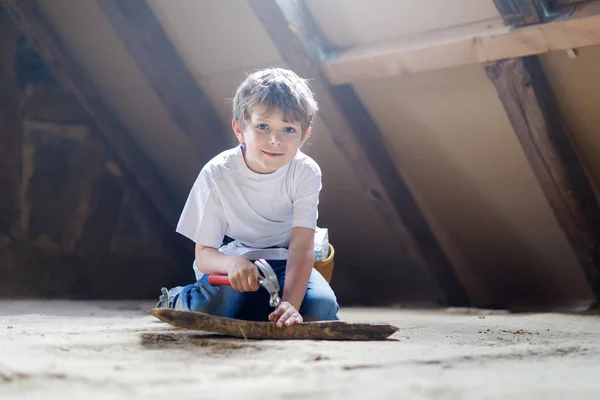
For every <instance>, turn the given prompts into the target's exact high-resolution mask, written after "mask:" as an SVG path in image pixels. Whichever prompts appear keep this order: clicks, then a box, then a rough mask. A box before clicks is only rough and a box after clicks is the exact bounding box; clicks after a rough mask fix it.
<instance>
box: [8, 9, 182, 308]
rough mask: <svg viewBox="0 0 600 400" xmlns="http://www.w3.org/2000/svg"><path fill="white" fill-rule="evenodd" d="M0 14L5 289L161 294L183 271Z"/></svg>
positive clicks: (16, 292) (76, 294)
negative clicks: (18, 43)
mask: <svg viewBox="0 0 600 400" xmlns="http://www.w3.org/2000/svg"><path fill="white" fill-rule="evenodd" d="M3 18H5V16H4V14H3V13H2V12H0V20H1V22H2V23H0V27H1V28H0V29H2V32H1V34H0V42H1V43H0V51H1V52H2V54H1V56H2V57H0V64H1V74H0V94H1V95H2V103H1V107H0V110H1V112H0V149H1V151H2V154H1V156H0V160H2V168H1V169H0V171H1V173H2V175H1V179H0V275H1V276H2V279H0V296H1V297H53V298H54V297H67V298H156V297H157V296H158V295H160V287H161V286H162V285H169V284H170V283H171V284H174V283H175V282H176V281H177V280H180V279H181V274H179V275H178V272H177V271H179V272H180V271H181V268H178V267H177V265H176V264H175V263H174V261H173V260H172V258H171V256H170V254H169V253H168V251H166V250H165V249H164V248H163V245H162V242H161V239H160V235H159V234H158V233H157V232H156V231H155V230H154V228H153V227H152V225H151V224H149V223H148V221H147V220H146V219H145V218H144V217H143V216H142V215H141V214H140V213H139V211H138V207H137V206H136V204H135V203H134V202H133V201H132V199H131V198H130V196H129V195H128V193H127V191H126V190H124V188H125V186H126V183H125V182H124V177H123V174H122V171H121V170H120V169H119V167H118V166H117V164H116V163H115V162H114V161H113V160H112V159H111V158H110V157H109V156H108V154H107V152H106V150H105V148H104V145H103V143H102V142H100V141H99V140H98V136H97V135H96V133H95V132H94V131H93V128H92V126H91V124H90V123H89V121H88V120H87V117H86V115H85V113H84V112H83V111H82V110H81V109H80V108H79V106H78V105H77V103H76V102H75V101H74V99H72V98H71V97H69V96H68V95H66V94H65V93H64V92H62V91H61V90H60V88H59V87H58V86H56V84H55V83H54V82H53V79H52V77H51V76H50V75H49V73H48V72H47V70H45V67H44V66H43V64H42V63H41V62H39V61H40V60H39V59H38V58H37V55H36V54H35V53H33V52H31V51H30V50H29V49H27V47H26V46H24V45H22V46H20V47H18V46H17V38H18V36H17V33H16V31H15V30H14V27H12V26H9V23H10V21H7V20H6V19H3ZM10 25H12V24H10ZM173 271H175V273H174V272H173ZM178 278H179V279H178Z"/></svg>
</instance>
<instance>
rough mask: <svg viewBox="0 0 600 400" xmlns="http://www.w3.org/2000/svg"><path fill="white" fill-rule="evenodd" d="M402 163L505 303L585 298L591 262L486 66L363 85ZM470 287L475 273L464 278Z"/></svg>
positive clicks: (469, 268)
mask: <svg viewBox="0 0 600 400" xmlns="http://www.w3.org/2000/svg"><path fill="white" fill-rule="evenodd" d="M355 87H356V89H357V91H358V92H359V94H360V96H361V98H362V99H363V101H364V102H365V104H366V106H367V108H368V109H369V111H370V112H371V113H372V115H373V116H374V118H375V119H376V120H377V121H378V122H379V125H380V127H381V128H382V130H383V132H384V134H385V136H386V139H387V141H388V146H389V148H390V150H391V151H392V152H393V154H394V158H395V160H396V162H397V165H398V168H399V169H400V170H401V171H404V173H405V175H407V176H408V178H409V180H410V182H412V183H413V188H414V191H416V192H418V193H421V194H422V198H423V200H424V202H425V203H426V204H427V205H428V207H430V208H431V209H432V211H433V214H434V215H436V216H437V217H438V218H439V220H440V223H441V224H442V226H443V227H444V228H445V229H446V230H447V231H448V232H449V237H450V238H451V240H452V241H453V242H454V243H455V245H456V246H457V247H458V249H459V250H460V252H461V253H462V255H463V256H464V258H465V260H466V262H467V263H468V265H464V264H461V263H456V262H455V267H456V268H457V269H458V271H459V274H460V275H464V274H465V273H466V272H471V273H474V274H475V275H476V276H477V277H478V278H479V279H480V281H481V282H482V283H483V284H484V285H485V286H486V287H487V288H488V289H489V291H490V292H491V297H492V298H493V299H494V302H497V303H499V304H513V305H516V304H521V305H522V304H528V305H532V304H536V303H538V305H541V304H553V303H554V304H571V305H577V304H580V303H581V304H585V303H586V302H587V300H588V299H590V298H591V293H590V292H589V289H588V288H587V284H586V282H585V279H584V276H583V273H582V271H581V270H580V268H579V266H578V262H577V260H576V258H575V255H574V254H573V252H572V250H571V248H570V246H569V244H568V242H567V240H566V238H565V236H564V234H563V232H562V230H561V229H560V227H559V226H558V224H557V222H556V220H555V218H554V216H553V214H552V211H551V209H550V206H549V205H548V202H547V201H546V199H545V197H544V194H543V192H542V190H541V188H540V187H539V184H538V182H537V180H536V178H535V176H534V174H533V172H532V170H531V168H530V167H529V165H528V162H527V160H526V158H525V155H524V153H523V151H522V149H521V147H520V145H519V143H518V140H517V138H516V135H515V134H514V131H513V130H512V128H511V126H510V123H509V121H508V119H507V117H506V115H505V113H504V110H503V108H502V105H501V104H500V102H499V100H498V99H497V96H496V93H495V90H494V88H493V86H492V85H491V84H490V83H489V82H488V81H487V78H486V77H485V74H484V71H483V69H482V68H480V67H479V66H470V67H464V68H456V69H451V70H444V71H437V72H436V73H426V74H420V75H416V76H411V77H409V78H392V79H381V80H376V81H371V82H368V83H361V84H356V85H355ZM464 283H465V285H467V288H469V287H473V284H472V282H470V281H464Z"/></svg>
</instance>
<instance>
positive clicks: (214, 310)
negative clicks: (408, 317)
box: [159, 68, 339, 327]
mask: <svg viewBox="0 0 600 400" xmlns="http://www.w3.org/2000/svg"><path fill="white" fill-rule="evenodd" d="M316 112H317V102H316V101H315V99H314V97H313V94H312V92H311V90H310V88H309V87H308V84H307V82H306V81H305V80H304V79H302V78H300V77H299V76H298V75H296V74H295V73H294V72H292V71H289V70H285V69H280V68H269V69H265V70H261V71H258V72H255V73H253V74H251V75H249V76H248V77H247V78H246V79H245V80H244V81H243V82H242V83H241V85H240V86H239V88H238V89H237V91H236V94H235V97H234V100H233V120H232V127H233V131H234V133H235V136H236V137H237V139H238V141H239V143H240V145H239V146H237V147H235V148H233V149H230V150H227V151H224V152H222V153H221V154H219V155H217V156H216V157H215V158H213V159H212V160H210V161H209V162H208V163H207V164H206V165H205V166H204V168H202V170H201V171H200V174H199V175H198V177H197V179H196V181H195V183H194V185H193V187H192V189H191V191H190V194H189V197H188V199H187V202H186V204H185V206H184V208H183V212H182V214H181V218H180V220H179V223H178V226H177V232H179V233H180V234H182V235H184V236H186V237H187V238H189V239H190V240H192V241H194V242H195V243H196V250H195V256H196V259H195V263H194V264H195V265H194V270H195V272H196V279H197V282H196V283H194V284H191V285H187V286H185V287H177V288H174V289H171V290H170V291H169V295H168V299H165V298H164V297H161V301H160V302H159V306H165V305H167V306H171V307H173V308H175V309H179V310H187V311H200V312H204V313H208V314H212V315H218V316H223V317H230V318H239V319H247V320H255V321H260V320H264V321H266V320H267V319H268V320H269V321H271V322H272V323H274V324H276V325H277V326H278V327H283V326H289V325H291V324H294V323H297V322H302V321H309V320H313V321H314V320H337V319H338V317H337V312H338V309H339V307H338V304H337V300H336V297H335V294H334V292H333V290H332V289H331V287H330V286H329V284H328V283H327V281H326V280H325V279H324V278H323V276H322V275H321V274H319V272H317V271H316V270H315V269H313V263H314V233H315V228H316V224H317V216H318V210H317V206H318V203H319V193H320V191H321V170H320V168H319V166H318V165H317V163H316V162H315V161H314V160H313V159H311V158H310V157H308V156H307V155H305V154H303V153H302V152H301V151H300V148H301V147H302V145H303V144H304V143H305V142H306V139H307V138H308V137H309V135H310V133H311V124H312V121H313V117H314V115H315V114H316ZM257 259H265V260H267V262H268V263H269V264H270V265H271V267H273V269H274V271H275V273H276V275H277V277H278V278H279V286H280V288H281V290H280V296H281V298H282V302H281V305H280V306H279V307H277V308H276V309H275V310H273V308H271V307H270V306H269V295H268V293H267V291H266V290H264V289H260V290H259V286H258V278H259V273H258V269H257V267H256V266H255V265H254V264H253V261H255V260H257ZM206 274H224V275H228V276H229V280H230V281H231V287H230V286H213V285H211V284H210V283H208V279H207V276H206Z"/></svg>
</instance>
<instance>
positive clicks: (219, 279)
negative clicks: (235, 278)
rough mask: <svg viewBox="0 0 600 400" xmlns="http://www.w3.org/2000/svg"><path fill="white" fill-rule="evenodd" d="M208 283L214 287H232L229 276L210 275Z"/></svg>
mask: <svg viewBox="0 0 600 400" xmlns="http://www.w3.org/2000/svg"><path fill="white" fill-rule="evenodd" d="M208 283H210V284H211V285H214V286H217V285H224V286H231V282H230V281H229V276H227V275H218V274H217V275H215V274H209V275H208Z"/></svg>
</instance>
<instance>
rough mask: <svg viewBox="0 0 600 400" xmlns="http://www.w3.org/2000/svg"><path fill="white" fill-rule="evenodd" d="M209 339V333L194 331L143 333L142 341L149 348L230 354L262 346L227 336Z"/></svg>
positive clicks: (257, 348) (258, 348) (256, 349)
mask: <svg viewBox="0 0 600 400" xmlns="http://www.w3.org/2000/svg"><path fill="white" fill-rule="evenodd" d="M209 337H212V338H213V339H207V335H203V334H194V333H152V332H148V333H142V334H141V336H140V339H141V340H140V343H141V345H142V346H144V347H145V348H148V349H188V350H189V349H192V350H194V349H206V350H208V351H209V352H210V353H212V354H213V355H228V354H230V353H232V352H236V351H239V350H244V351H247V350H253V351H258V350H260V349H261V347H260V346H259V345H257V344H252V343H249V342H240V341H237V340H232V339H227V338H218V339H217V338H216V337H217V336H216V335H210V336H209Z"/></svg>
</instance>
